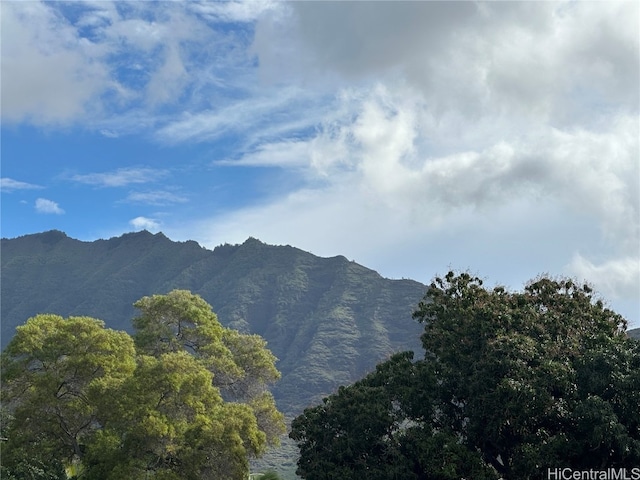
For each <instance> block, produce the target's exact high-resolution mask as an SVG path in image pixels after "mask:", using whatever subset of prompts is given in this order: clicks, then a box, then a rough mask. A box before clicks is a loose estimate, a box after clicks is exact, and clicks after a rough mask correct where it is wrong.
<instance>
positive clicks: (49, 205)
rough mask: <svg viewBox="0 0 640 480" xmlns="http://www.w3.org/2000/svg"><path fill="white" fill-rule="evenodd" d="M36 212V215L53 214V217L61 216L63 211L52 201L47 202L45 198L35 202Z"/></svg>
mask: <svg viewBox="0 0 640 480" xmlns="http://www.w3.org/2000/svg"><path fill="white" fill-rule="evenodd" d="M35 206H36V212H38V213H53V214H55V215H62V214H63V213H64V210H63V209H62V208H60V206H59V205H58V204H57V203H56V202H54V201H53V200H47V199H46V198H38V199H37V200H36V204H35Z"/></svg>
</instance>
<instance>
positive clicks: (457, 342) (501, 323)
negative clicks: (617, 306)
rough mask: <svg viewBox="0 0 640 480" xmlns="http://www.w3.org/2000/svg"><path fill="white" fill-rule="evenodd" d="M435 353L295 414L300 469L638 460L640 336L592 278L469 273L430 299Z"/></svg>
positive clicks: (450, 474) (508, 468)
mask: <svg viewBox="0 0 640 480" xmlns="http://www.w3.org/2000/svg"><path fill="white" fill-rule="evenodd" d="M414 316H415V318H417V319H418V320H419V321H421V322H423V323H424V325H425V331H424V334H423V335H422V343H423V346H424V349H425V358H424V359H423V360H419V361H416V362H411V361H409V359H410V356H409V355H408V354H403V355H397V356H395V357H392V358H391V359H390V360H388V361H387V362H384V363H382V364H381V365H379V366H378V368H377V369H376V371H375V372H373V373H372V374H370V375H368V376H367V377H365V378H364V379H362V380H361V381H359V382H356V383H355V384H353V385H351V386H349V387H342V388H340V389H339V390H338V392H337V393H336V394H334V395H332V396H330V397H328V398H326V399H325V400H324V401H323V403H322V405H319V406H317V407H313V408H310V409H307V410H305V412H304V413H303V414H302V415H301V416H299V417H298V418H296V419H295V420H294V422H293V424H292V432H291V437H292V438H293V439H294V440H296V441H297V442H298V444H299V447H300V453H301V456H300V460H299V462H298V473H299V474H300V475H301V476H302V477H303V478H306V479H311V480H313V479H324V478H344V479H349V478H361V477H362V476H364V474H365V472H367V473H366V475H367V478H380V479H383V478H403V479H411V478H415V479H432V478H437V479H454V478H474V479H475V478H487V479H490V478H494V479H495V478H499V477H500V478H505V479H528V478H541V476H542V475H543V473H544V472H546V469H547V468H557V467H571V468H574V469H579V470H585V469H587V470H588V469H603V468H605V467H624V466H632V465H637V464H639V463H640V411H639V410H638V405H640V343H639V342H637V341H635V340H632V339H630V338H628V337H627V336H626V335H625V328H626V322H625V321H624V319H623V318H622V317H621V316H620V315H618V314H616V313H614V312H612V311H611V310H609V309H607V308H605V307H604V305H603V303H602V302H601V301H600V300H595V299H594V298H593V296H592V292H591V289H590V288H589V287H588V286H586V285H585V286H578V285H576V284H575V283H573V282H572V281H571V280H553V279H549V278H540V279H538V280H536V281H534V282H532V283H530V284H529V285H528V286H527V287H526V288H525V290H524V292H521V293H509V292H507V291H506V290H505V289H504V288H502V287H497V288H495V289H493V290H487V289H485V288H484V287H483V286H482V281H481V280H480V279H478V278H473V277H471V276H469V275H467V274H461V275H458V276H456V275H454V274H453V273H451V272H450V273H449V274H448V275H447V276H446V277H445V278H444V279H442V278H436V279H435V280H434V282H433V283H432V284H431V286H430V288H429V290H428V292H427V296H425V299H424V300H423V301H422V302H421V303H420V304H419V306H418V309H417V311H416V312H415V315H414Z"/></svg>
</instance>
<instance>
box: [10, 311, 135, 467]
mask: <svg viewBox="0 0 640 480" xmlns="http://www.w3.org/2000/svg"><path fill="white" fill-rule="evenodd" d="M134 369H135V350H134V345H133V340H132V339H131V337H129V335H127V334H126V333H125V332H116V331H114V330H109V329H105V328H104V324H103V323H102V322H101V321H99V320H95V319H92V318H88V317H70V318H68V319H66V320H65V319H63V318H62V317H60V316H57V315H38V316H36V317H34V318H31V319H30V320H28V321H27V323H26V324H25V325H23V326H21V327H18V328H17V330H16V335H15V336H14V338H13V339H12V341H11V342H10V343H9V345H8V346H7V348H6V350H5V351H4V352H3V354H2V372H3V379H2V380H3V388H2V394H3V403H4V405H5V406H6V408H7V409H8V410H9V412H10V415H11V417H12V418H11V421H10V422H9V423H8V426H7V431H6V439H7V441H6V442H2V444H3V445H2V458H3V466H4V467H5V468H7V469H8V470H9V471H11V470H12V469H13V470H14V471H17V470H18V469H19V468H22V467H20V465H21V464H24V463H25V459H30V458H31V459H36V461H37V462H38V463H39V464H40V466H39V467H38V468H40V469H41V470H49V471H59V470H60V465H61V464H62V463H65V462H66V463H68V462H71V461H73V460H74V459H81V458H82V457H83V455H84V453H85V450H84V448H85V446H86V444H87V442H88V441H89V440H90V438H91V437H92V435H93V434H94V433H95V431H96V430H97V428H98V426H99V421H100V408H99V406H100V404H101V403H103V399H105V398H108V397H109V396H111V395H113V394H114V392H115V391H116V390H117V389H118V387H119V386H120V385H121V384H122V382H124V381H125V379H126V378H127V377H128V376H130V375H131V374H132V373H133V371H134ZM27 463H30V462H27ZM10 465H14V467H10ZM27 478H28V477H27ZM34 478H35V477H34ZM43 478H44V477H43Z"/></svg>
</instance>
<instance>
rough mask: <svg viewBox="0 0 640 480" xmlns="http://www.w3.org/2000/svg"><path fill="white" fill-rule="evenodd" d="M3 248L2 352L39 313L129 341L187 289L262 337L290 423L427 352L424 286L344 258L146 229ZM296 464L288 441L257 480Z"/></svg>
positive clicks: (262, 462)
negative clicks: (149, 308) (151, 304)
mask: <svg viewBox="0 0 640 480" xmlns="http://www.w3.org/2000/svg"><path fill="white" fill-rule="evenodd" d="M1 250H2V255H1V256H0V260H1V269H0V275H1V281H0V288H1V297H2V312H1V313H2V322H1V324H0V326H1V337H0V340H1V342H2V347H3V348H4V347H5V346H6V345H7V344H8V342H9V341H10V340H11V338H12V337H13V335H14V333H15V329H16V327H17V326H18V325H21V324H23V323H24V322H25V321H26V319H28V318H30V317H33V316H35V315H38V314H40V313H51V314H56V315H60V316H62V317H69V316H89V317H92V318H99V319H101V320H103V321H104V322H105V324H106V326H107V327H109V328H111V329H115V330H124V331H127V332H129V333H130V334H132V333H133V326H132V323H131V319H132V318H133V317H134V316H136V315H137V313H136V310H135V308H134V306H133V303H134V302H136V301H137V300H138V299H140V298H142V297H145V296H149V297H152V296H153V295H155V294H165V293H167V292H170V291H172V290H174V289H181V290H189V291H191V292H193V293H195V294H198V295H200V296H201V297H202V298H203V299H204V300H205V301H206V302H207V303H208V304H210V305H212V306H213V309H214V310H215V312H216V313H217V316H218V320H219V321H220V323H221V324H222V325H223V326H225V327H228V328H231V329H233V330H237V331H239V332H241V333H243V334H256V335H259V336H260V337H261V338H263V339H264V340H266V342H267V346H268V348H269V350H270V351H271V352H272V353H273V354H274V355H275V357H277V359H278V361H277V368H278V370H279V371H280V372H281V375H282V376H281V379H280V380H279V381H278V382H277V383H276V384H275V385H272V386H271V388H270V391H271V393H272V394H273V396H274V398H275V400H276V404H277V406H278V410H280V411H282V412H283V413H284V414H285V415H286V417H287V423H290V421H291V420H292V419H293V418H294V417H295V416H296V415H298V414H299V413H301V412H302V410H303V409H304V408H305V407H308V406H310V405H313V404H315V403H317V402H319V401H320V400H321V399H322V398H323V397H324V396H326V395H328V394H330V393H332V392H333V391H335V390H336V389H337V388H338V387H339V386H340V385H344V384H349V383H352V382H354V381H356V380H357V379H358V378H361V377H362V376H363V375H365V374H366V373H368V372H370V371H372V370H373V369H374V368H375V365H376V364H377V363H379V362H380V361H383V360H385V359H387V358H389V357H390V356H391V355H392V354H394V353H395V352H398V351H403V350H418V349H419V348H420V340H419V335H420V332H421V327H420V325H419V324H418V323H417V322H415V321H414V320H412V318H411V313H412V311H413V309H414V308H415V305H416V304H417V303H418V302H419V301H420V299H421V298H422V296H423V295H424V292H425V289H426V286H425V285H423V284H421V283H418V282H415V281H412V280H390V279H385V278H382V277H381V276H380V275H378V274H377V273H376V272H374V271H373V270H370V269H367V268H365V267H363V266H361V265H358V264H357V263H355V262H352V261H349V260H347V259H346V258H344V257H341V256H338V257H332V258H320V257H317V256H314V255H312V254H310V253H307V252H304V251H302V250H299V249H297V248H293V247H290V246H271V245H266V244H264V243H262V242H260V241H258V240H256V239H253V238H250V239H248V240H247V241H246V242H244V243H243V244H241V245H228V244H225V245H220V246H219V247H216V248H215V249H214V250H207V249H205V248H202V247H201V246H199V245H198V244H197V243H196V242H192V241H188V242H174V241H172V240H170V239H168V238H167V237H165V236H164V235H163V234H161V233H158V234H155V235H154V234H151V233H149V232H146V231H142V232H137V233H130V234H126V235H123V236H121V237H115V238H111V239H108V240H97V241H93V242H83V241H79V240H75V239H73V238H70V237H68V236H67V235H65V234H64V233H63V232H59V231H50V232H45V233H40V234H34V235H26V236H23V237H18V238H14V239H2V245H1ZM34 292H37V294H34ZM296 457H297V448H296V446H295V444H294V442H293V441H292V440H290V439H288V438H287V437H286V436H285V437H284V438H282V439H281V446H280V447H279V448H277V449H272V450H270V451H269V452H267V454H266V455H264V456H263V457H262V458H261V459H259V460H258V461H253V462H252V471H255V472H260V471H262V472H264V471H267V470H269V469H273V470H276V471H278V473H280V474H281V475H282V476H283V478H286V479H292V478H295V474H294V472H295V469H296V465H295V458H296Z"/></svg>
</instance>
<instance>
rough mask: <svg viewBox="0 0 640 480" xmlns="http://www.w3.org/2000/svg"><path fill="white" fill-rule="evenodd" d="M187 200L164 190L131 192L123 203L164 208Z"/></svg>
mask: <svg viewBox="0 0 640 480" xmlns="http://www.w3.org/2000/svg"><path fill="white" fill-rule="evenodd" d="M187 201H188V199H187V198H186V197H184V196H181V195H177V194H175V193H172V192H167V191H164V190H153V191H148V192H131V193H130V194H129V195H127V198H126V199H125V202H129V203H142V204H145V205H155V206H164V205H172V204H176V203H185V202H187Z"/></svg>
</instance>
